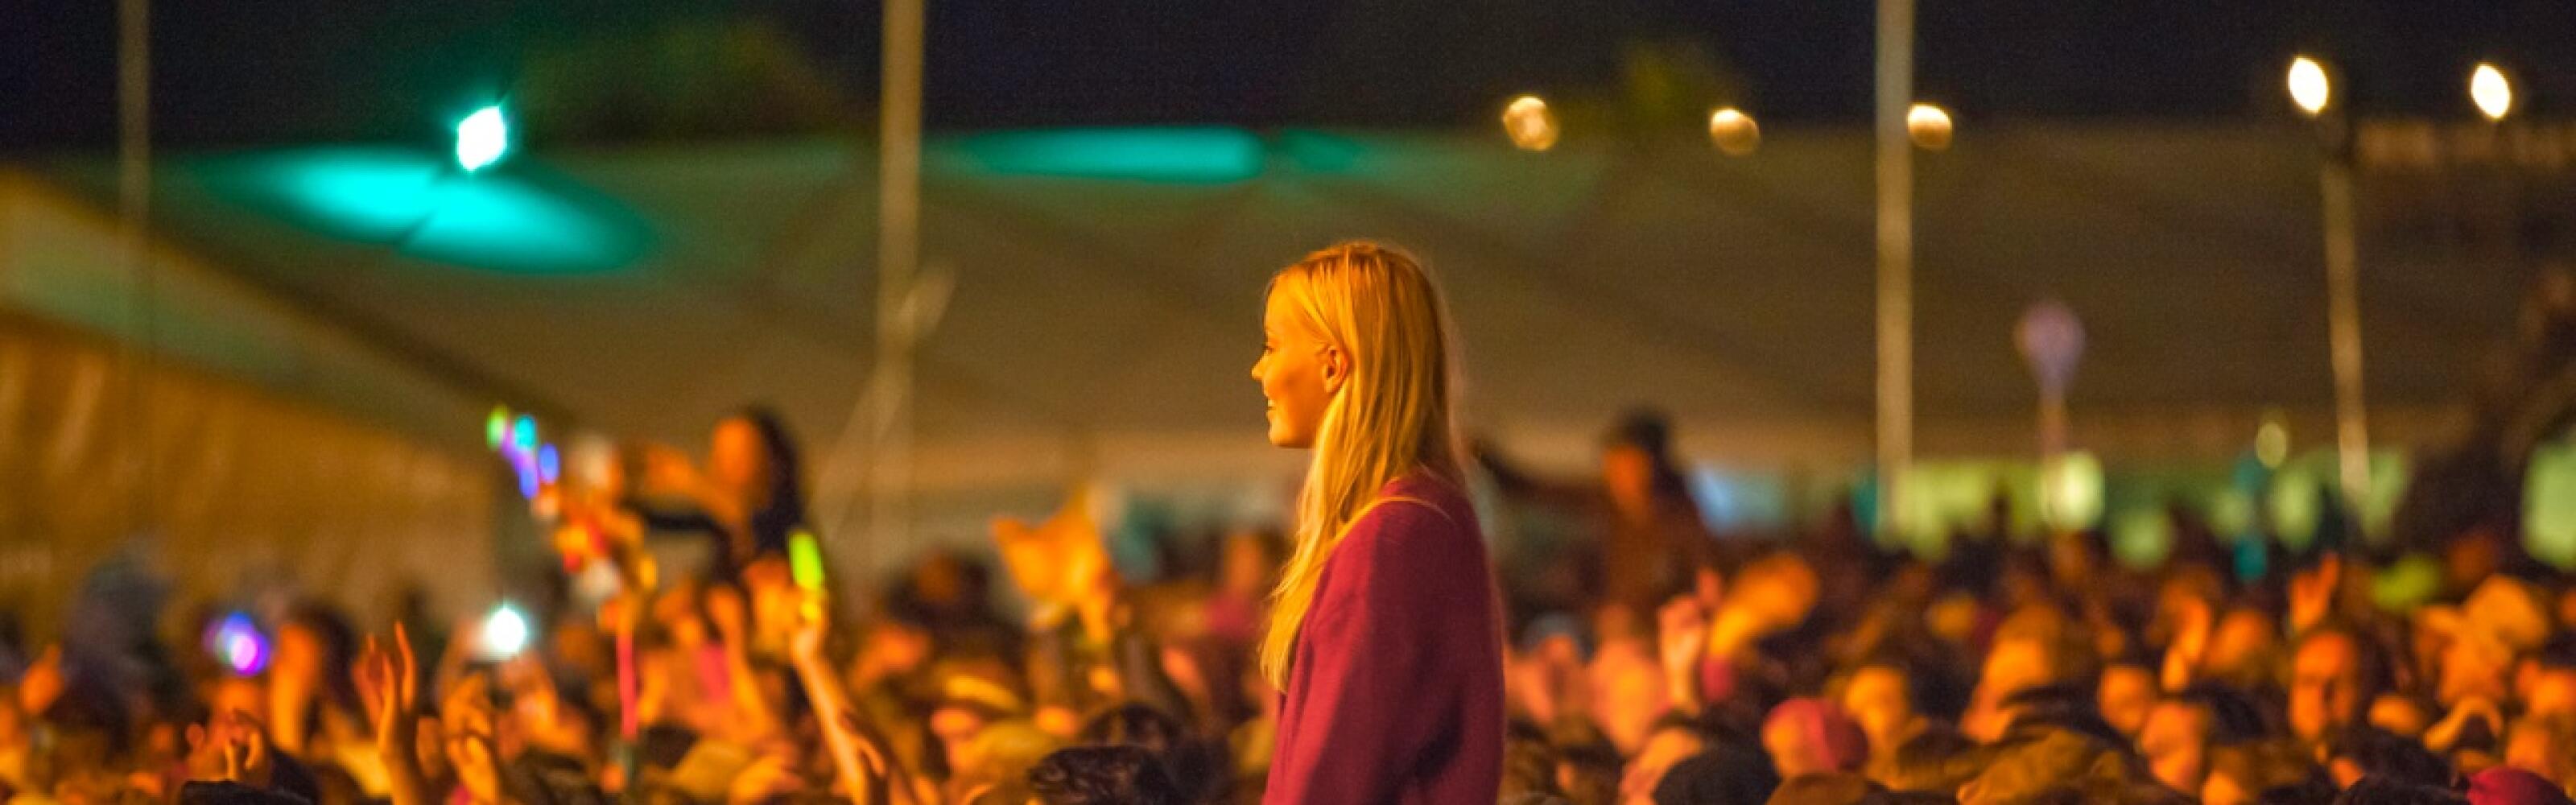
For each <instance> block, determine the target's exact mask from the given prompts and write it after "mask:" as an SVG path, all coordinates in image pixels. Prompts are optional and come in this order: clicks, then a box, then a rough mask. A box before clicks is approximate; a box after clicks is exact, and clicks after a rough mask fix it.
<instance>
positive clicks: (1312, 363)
mask: <svg viewBox="0 0 2576 805" xmlns="http://www.w3.org/2000/svg"><path fill="white" fill-rule="evenodd" d="M1294 293H1297V289H1296V287H1295V285H1294V283H1290V282H1282V283H1279V284H1278V285H1277V286H1276V287H1274V288H1273V289H1272V291H1271V294H1270V301H1269V304H1268V305H1267V306H1266V309H1265V310H1264V311H1263V313H1262V316H1261V359H1260V360H1258V361H1255V362H1253V364H1252V379H1254V380H1258V381H1261V397H1262V399H1263V400H1265V401H1266V402H1267V403H1268V406H1267V415H1268V418H1269V420H1270V443H1271V444H1272V445H1275V446H1278V447H1295V448H1308V447H1314V446H1315V434H1316V432H1317V431H1320V430H1322V429H1323V424H1324V406H1325V404H1326V403H1327V402H1329V401H1331V400H1332V396H1333V392H1334V391H1335V390H1338V389H1339V388H1340V387H1341V377H1342V374H1343V372H1342V371H1341V369H1340V368H1339V367H1338V366H1337V365H1336V359H1337V358H1338V357H1339V355H1340V353H1339V351H1338V350H1335V349H1334V348H1333V347H1332V346H1331V345H1329V344H1326V343H1324V341H1323V340H1322V339H1320V338H1317V337H1315V335H1314V334H1313V332H1312V330H1311V329H1310V328H1308V327H1306V326H1304V325H1303V323H1301V322H1300V321H1298V314H1297V307H1296V303H1295V301H1294V300H1293V299H1292V298H1291V296H1290V295H1291V294H1294Z"/></svg>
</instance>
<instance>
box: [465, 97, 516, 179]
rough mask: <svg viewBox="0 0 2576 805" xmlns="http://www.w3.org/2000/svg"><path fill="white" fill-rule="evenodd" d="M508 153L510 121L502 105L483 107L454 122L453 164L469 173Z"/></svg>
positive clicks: (498, 159)
mask: <svg viewBox="0 0 2576 805" xmlns="http://www.w3.org/2000/svg"><path fill="white" fill-rule="evenodd" d="M508 153H510V120H509V118H506V117H503V116H502V115H501V107H498V106H486V107H483V108H481V109H477V110H474V114H470V115H466V116H465V120H463V121H462V122H459V123H457V124H456V164H457V166H458V167H462V168H464V169H465V172H467V173H472V172H475V171H479V170H482V169H484V168H486V167H490V166H491V165H492V163H495V162H499V161H501V157H502V155H504V154H508Z"/></svg>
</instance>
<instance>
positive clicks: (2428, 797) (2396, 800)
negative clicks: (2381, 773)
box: [2334, 777, 2469, 805]
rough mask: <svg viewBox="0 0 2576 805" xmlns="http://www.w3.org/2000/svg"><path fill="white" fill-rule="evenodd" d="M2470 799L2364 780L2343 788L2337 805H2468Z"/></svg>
mask: <svg viewBox="0 0 2576 805" xmlns="http://www.w3.org/2000/svg"><path fill="white" fill-rule="evenodd" d="M2468 802H2469V800H2468V798H2467V797H2463V796H2460V795H2459V793H2457V792H2454V791H2452V790H2450V789H2447V788H2440V787H2436V786H2429V785H2419V784H2415V783H2409V782H2405V781H2402V780H2393V779H2389V778H2386V777H2364V778H2361V779H2360V780H2357V781H2354V782H2353V784H2352V785H2350V786H2347V787H2345V788H2344V790H2343V793H2342V794H2340V795H2338V796H2336V797H2335V799H2334V805H2468Z"/></svg>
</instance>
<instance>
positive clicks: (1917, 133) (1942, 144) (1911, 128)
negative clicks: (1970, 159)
mask: <svg viewBox="0 0 2576 805" xmlns="http://www.w3.org/2000/svg"><path fill="white" fill-rule="evenodd" d="M1905 134H1906V136H1908V137H1910V138H1912V139H1913V140H1914V144H1915V145H1916V146H1918V147H1921V148H1922V149H1923V150H1926V151H1946V150H1949V148H1950V112H1949V110H1947V109H1943V108H1941V107H1939V106H1936V105H1933V104H1928V103H1917V104H1915V105H1914V107H1913V108H1911V109H1907V110H1906V111H1905Z"/></svg>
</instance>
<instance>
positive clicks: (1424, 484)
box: [1334, 475, 1483, 563]
mask: <svg viewBox="0 0 2576 805" xmlns="http://www.w3.org/2000/svg"><path fill="white" fill-rule="evenodd" d="M1477 528H1478V526H1477V524H1476V512H1475V508H1474V507H1472V506H1469V505H1468V504H1467V500H1466V496H1465V493H1463V492H1461V491H1459V490H1458V489H1457V488H1456V487H1455V486H1454V485H1450V484H1448V483H1447V482H1445V481H1442V480H1439V479H1437V478H1429V477H1421V476H1415V475H1407V476H1405V477H1402V478H1398V479H1396V480H1395V481H1393V482H1390V483H1388V484H1387V485H1386V487H1385V488H1384V489H1383V490H1381V491H1380V492H1379V494H1378V499H1377V502H1376V503H1373V504H1370V506H1369V508H1368V509H1367V510H1366V511H1363V512H1361V513H1360V516H1359V519H1357V520H1355V521H1353V522H1352V523H1351V527H1350V530H1349V531H1348V532H1346V533H1344V534H1343V537H1342V546H1343V547H1344V548H1347V549H1350V550H1336V551H1335V554H1336V556H1335V557H1334V558H1335V559H1337V560H1338V559H1341V558H1343V557H1342V555H1343V554H1350V555H1352V556H1351V558H1353V559H1356V560H1362V561H1396V562H1400V563H1410V562H1414V561H1422V560H1424V559H1426V558H1436V559H1438V560H1440V561H1448V560H1452V559H1456V558H1461V557H1460V556H1457V554H1460V553H1461V552H1463V551H1467V550H1470V549H1481V547H1482V545H1483V539H1482V538H1481V537H1479V536H1478V534H1477Z"/></svg>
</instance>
